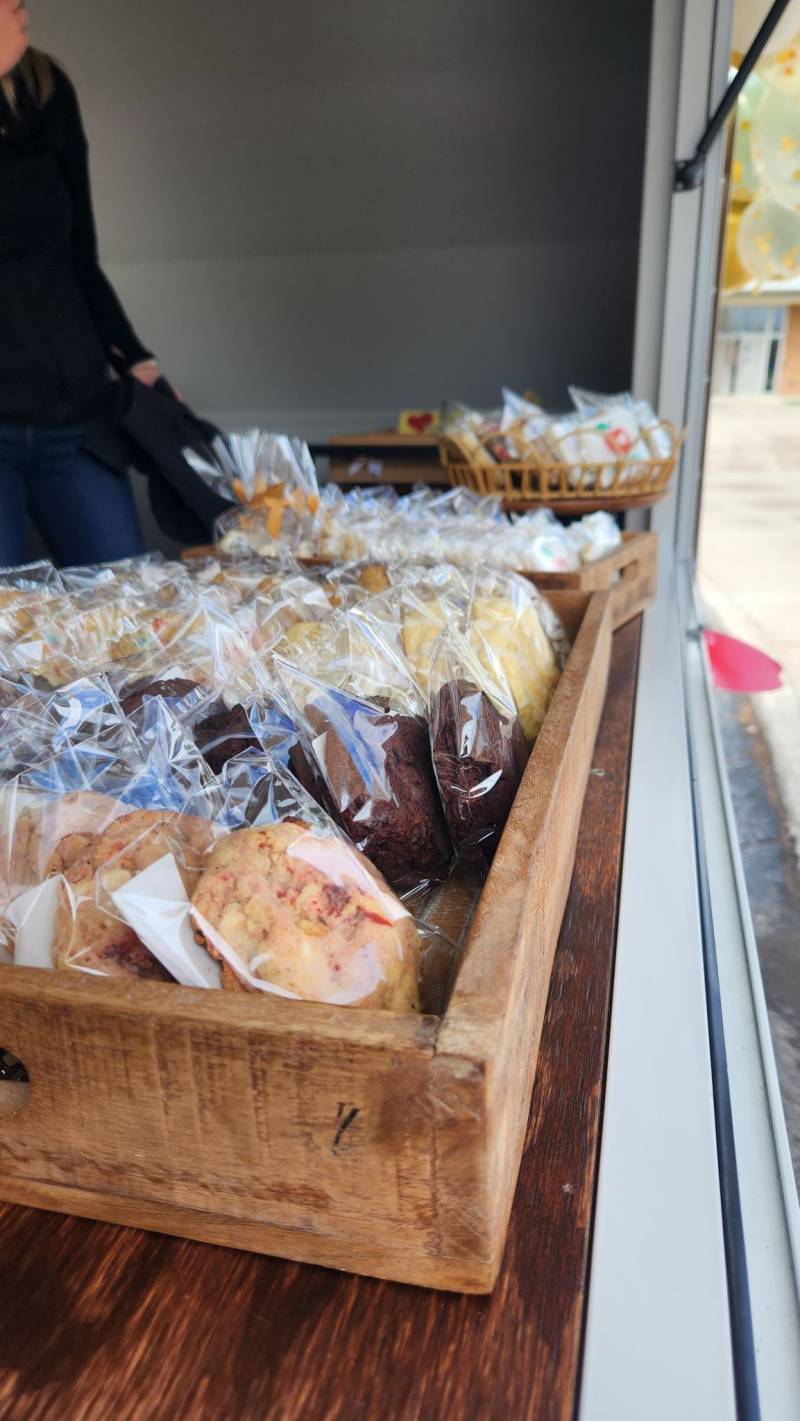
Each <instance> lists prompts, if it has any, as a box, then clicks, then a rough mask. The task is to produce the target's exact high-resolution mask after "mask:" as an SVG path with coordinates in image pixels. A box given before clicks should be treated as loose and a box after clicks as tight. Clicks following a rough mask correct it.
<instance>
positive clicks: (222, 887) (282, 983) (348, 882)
mask: <svg viewBox="0 0 800 1421" xmlns="http://www.w3.org/2000/svg"><path fill="white" fill-rule="evenodd" d="M192 916H193V920H194V924H195V932H196V936H197V939H198V941H199V942H201V943H202V944H203V945H204V946H205V947H206V948H207V950H208V951H209V952H210V953H211V955H212V956H213V957H215V958H217V959H218V960H219V961H220V962H221V963H222V985H223V987H224V988H227V989H230V990H243V991H257V990H259V988H267V989H270V990H273V991H277V992H279V993H284V994H287V995H290V996H293V997H301V998H303V999H305V1000H307V1001H320V1002H329V1003H335V1004H338V1005H344V1006H359V1007H367V1006H371V1007H380V1008H383V1009H384V1010H387V1011H410V1010H415V1009H416V1008H417V1007H418V993H417V969H418V957H419V938H418V934H417V930H416V928H415V925H414V922H413V919H412V918H410V917H409V915H408V914H407V913H406V912H405V910H404V909H403V907H402V905H401V904H400V903H399V901H398V900H397V899H396V898H395V897H394V894H392V893H391V892H390V890H389V888H388V887H387V886H386V884H385V883H384V882H383V880H382V878H381V876H380V874H379V873H378V872H377V871H376V870H375V868H373V866H372V865H371V864H370V863H368V862H367V860H366V859H364V858H363V856H362V855H360V854H358V853H357V852H356V850H355V849H353V848H352V847H351V846H350V845H349V844H347V843H345V842H344V841H343V840H342V839H340V838H338V837H337V836H335V835H333V834H330V835H326V834H321V833H320V832H318V831H315V830H314V829H313V828H312V827H311V826H310V825H309V824H307V823H304V822H303V821H302V820H295V821H290V820H286V821H284V822H282V823H280V824H270V825H267V826H265V827H264V828H257V829H240V830H238V831H237V832H236V833H235V834H231V835H229V836H228V837H227V838H225V839H222V840H221V841H220V842H219V843H218V844H217V846H216V848H215V849H214V850H213V851H212V853H211V855H210V857H209V860H208V864H207V867H206V870H205V872H204V874H203V876H202V878H201V880H200V882H199V884H198V886H197V889H196V890H195V893H194V895H193V898H192Z"/></svg>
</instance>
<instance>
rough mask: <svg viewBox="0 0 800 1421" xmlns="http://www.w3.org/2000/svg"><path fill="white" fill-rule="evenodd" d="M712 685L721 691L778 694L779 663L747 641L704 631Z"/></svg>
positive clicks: (721, 633) (779, 680)
mask: <svg viewBox="0 0 800 1421" xmlns="http://www.w3.org/2000/svg"><path fill="white" fill-rule="evenodd" d="M703 637H704V639H705V644H706V648H707V650H708V659H709V661H710V663H711V674H712V676H713V677H714V685H715V686H718V687H719V689H720V690H721V691H777V690H779V688H780V685H781V663H780V662H779V661H773V659H772V657H771V656H767V654H766V652H764V651H759V650H758V648H757V647H755V646H748V644H747V642H746V641H737V639H736V637H735V636H725V634H724V633H723V632H710V631H704V632H703Z"/></svg>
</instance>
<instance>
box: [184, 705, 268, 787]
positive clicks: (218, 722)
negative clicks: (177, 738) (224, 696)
mask: <svg viewBox="0 0 800 1421" xmlns="http://www.w3.org/2000/svg"><path fill="white" fill-rule="evenodd" d="M194 738H195V743H196V745H197V748H198V750H199V751H200V753H201V755H202V756H203V759H204V760H205V762H206V764H207V765H208V768H209V769H210V770H213V772H214V774H215V775H219V774H221V773H222V770H223V767H224V766H225V765H226V764H227V763H228V761H229V760H232V759H233V757H234V755H241V753H242V751H243V750H260V749H261V748H262V747H261V741H260V740H259V738H258V736H257V735H256V734H255V732H254V730H253V727H252V725H251V724H250V718H249V716H248V714H247V711H246V710H245V708H244V706H241V705H235V706H231V708H230V710H228V707H227V706H224V705H220V707H219V709H218V710H215V711H212V713H211V715H207V716H206V717H205V718H204V719H203V720H199V721H198V722H197V724H196V725H195V727H194Z"/></svg>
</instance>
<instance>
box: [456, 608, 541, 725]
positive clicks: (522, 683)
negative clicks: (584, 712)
mask: <svg viewBox="0 0 800 1421" xmlns="http://www.w3.org/2000/svg"><path fill="white" fill-rule="evenodd" d="M473 630H474V631H475V632H476V633H477V636H472V632H473ZM468 637H470V638H471V641H472V644H473V645H474V648H475V650H476V652H477V654H478V656H479V657H480V658H484V659H485V645H484V644H485V643H486V644H488V646H489V647H490V649H491V651H492V652H493V654H494V655H495V656H496V657H497V660H498V661H499V663H500V666H501V668H502V670H503V672H504V674H505V677H506V679H507V681H508V684H509V686H510V688H511V692H512V695H513V697H514V704H515V705H516V707H517V712H518V714H519V718H520V721H521V723H522V729H523V730H524V732H525V737H526V739H527V740H528V742H529V744H532V743H533V741H534V740H535V739H536V736H537V735H538V733H539V729H540V727H541V724H542V721H543V720H544V718H545V715H546V714H547V707H548V706H549V704H550V701H551V700H552V697H553V692H554V691H555V688H556V686H557V684H558V678H559V675H560V671H559V665H558V660H557V658H556V654H555V651H554V650H553V645H552V643H551V641H550V640H549V638H548V637H547V635H546V634H545V631H544V628H543V627H542V624H541V621H540V619H539V614H538V612H537V610H536V607H535V606H534V605H528V606H525V605H524V604H523V605H520V604H519V602H514V601H512V600H511V599H510V598H508V597H502V596H496V597H495V596H491V597H476V598H475V600H474V602H473V604H472V607H471V617H470V631H469V633H468ZM486 669H487V670H488V671H489V672H491V671H492V669H493V668H492V667H491V666H490V665H487V668H486Z"/></svg>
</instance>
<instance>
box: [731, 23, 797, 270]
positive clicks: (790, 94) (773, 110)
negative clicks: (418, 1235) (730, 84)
mask: <svg viewBox="0 0 800 1421" xmlns="http://www.w3.org/2000/svg"><path fill="white" fill-rule="evenodd" d="M731 189H732V199H733V204H734V206H733V213H732V218H733V217H735V218H736V219H737V221H736V224H735V233H733V234H731V235H732V236H733V240H734V241H735V247H736V254H737V256H738V259H739V262H740V263H741V266H742V267H743V268H744V272H745V273H746V277H747V278H748V279H749V280H751V281H756V282H759V283H761V282H765V281H790V280H793V279H795V280H796V279H797V278H798V277H800V33H798V35H797V36H796V37H795V39H794V40H792V41H791V42H789V43H784V44H783V45H782V47H781V48H780V49H778V50H775V51H773V52H772V53H768V54H767V55H766V56H765V57H764V59H762V61H761V63H760V64H759V66H758V73H757V74H753V75H751V76H750V78H749V79H748V81H747V83H746V84H745V86H744V89H743V91H742V95H741V97H740V99H739V105H738V111H737V128H736V138H735V142H734V154H733V169H732V173H731ZM729 250H730V251H731V252H732V244H731V248H729ZM731 274H733V273H731Z"/></svg>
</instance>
